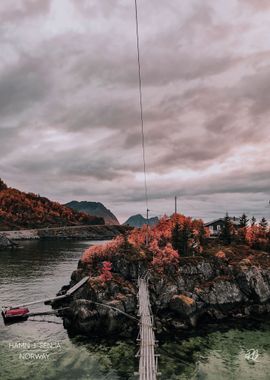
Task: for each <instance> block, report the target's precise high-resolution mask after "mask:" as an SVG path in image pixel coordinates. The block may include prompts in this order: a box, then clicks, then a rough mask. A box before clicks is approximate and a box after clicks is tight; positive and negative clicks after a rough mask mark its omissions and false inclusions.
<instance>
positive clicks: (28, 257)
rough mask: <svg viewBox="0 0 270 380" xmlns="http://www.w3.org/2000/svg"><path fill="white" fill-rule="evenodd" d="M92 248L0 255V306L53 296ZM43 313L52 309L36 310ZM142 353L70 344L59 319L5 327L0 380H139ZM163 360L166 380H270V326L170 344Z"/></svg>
mask: <svg viewBox="0 0 270 380" xmlns="http://www.w3.org/2000/svg"><path fill="white" fill-rule="evenodd" d="M92 243H93V242H78V241H76V242H71V241H48V242H46V241H42V242H41V241H32V242H23V243H22V246H23V248H22V249H20V250H17V251H0V305H1V306H3V305H10V304H11V305H12V304H13V305H14V304H17V303H20V302H21V301H32V300H35V299H39V298H43V297H44V298H45V297H50V296H53V295H55V294H56V292H57V291H58V290H59V289H60V288H61V286H62V285H64V284H67V283H68V282H69V279H70V275H71V272H72V271H73V270H74V269H76V266H77V262H78V259H79V258H80V256H81V254H82V252H83V250H84V249H85V248H86V247H88V246H89V245H90V244H92ZM44 309H46V310H48V309H49V307H46V306H41V305H38V306H35V307H31V311H33V310H44ZM249 349H256V350H258V357H257V361H256V362H254V361H248V360H247V359H246V358H245V354H246V353H247V350H249ZM136 350H137V347H136V346H135V344H134V342H133V341H125V342H123V341H118V342H114V343H110V342H102V343H100V342H99V343H96V342H93V341H89V340H86V339H85V338H83V337H76V338H70V337H69V336H68V335H67V332H66V331H65V330H64V328H63V326H62V321H61V319H59V318H57V317H54V316H50V317H48V316H47V317H46V318H44V319H43V318H42V317H35V318H31V319H28V321H26V322H23V323H17V324H13V325H10V326H4V324H3V322H2V320H1V322H0V379H1V380H15V379H16V380H26V379H32V380H41V379H48V380H53V379H57V380H62V379H63V380H65V379H71V380H77V379H78V380H83V379H91V380H101V379H102V380H105V379H107V380H124V379H126V380H127V379H129V380H131V379H135V378H136V377H135V376H134V375H133V373H134V371H136V369H137V362H136V360H135V359H134V355H135V353H136ZM159 354H160V355H161V357H160V368H159V369H160V371H161V373H162V374H161V376H160V377H159V378H160V379H161V380H180V379H181V380H182V379H207V380H219V379H220V380H233V379H237V380H246V379H250V380H255V379H258V380H269V379H270V324H269V322H268V321H265V322H264V323H260V324H257V325H256V327H254V326H253V327H252V328H249V329H246V328H241V329H240V328H233V329H232V328H231V329H228V330H227V331H224V332H211V333H208V334H204V335H201V336H197V337H189V338H183V337H182V338H175V339H170V340H169V339H168V340H167V341H164V342H161V344H160V347H159ZM31 355H32V356H31Z"/></svg>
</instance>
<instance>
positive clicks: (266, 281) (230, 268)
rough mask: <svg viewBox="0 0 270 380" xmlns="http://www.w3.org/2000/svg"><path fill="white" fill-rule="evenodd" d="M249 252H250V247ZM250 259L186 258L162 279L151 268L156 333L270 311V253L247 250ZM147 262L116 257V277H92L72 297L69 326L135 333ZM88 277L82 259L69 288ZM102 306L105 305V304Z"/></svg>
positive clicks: (91, 332)
mask: <svg viewBox="0 0 270 380" xmlns="http://www.w3.org/2000/svg"><path fill="white" fill-rule="evenodd" d="M247 249H248V248H247ZM247 254H248V255H249V258H250V259H243V258H242V257H238V258H237V259H235V256H233V258H231V259H230V258H227V257H226V255H225V256H224V257H223V258H220V257H216V256H213V255H204V256H197V257H186V258H185V257H182V258H181V259H180V264H179V267H178V268H176V269H173V268H167V271H165V273H163V274H162V275H160V274H158V273H156V272H153V271H151V269H150V270H149V292H150V299H151V305H152V310H153V314H154V316H155V323H156V326H157V332H158V333H164V332H165V333H171V332H174V331H177V330H183V329H189V328H195V327H196V326H200V323H202V322H203V323H204V324H205V323H207V322H208V321H212V320H225V319H230V320H234V319H235V320H236V319H240V318H253V317H257V316H258V315H263V314H267V313H270V255H269V254H266V253H263V252H252V255H253V256H251V252H247ZM147 265H148V264H147V262H146V261H144V260H141V259H140V260H139V259H138V260H137V261H136V260H134V259H133V260H128V259H125V258H120V259H119V258H117V259H115V260H114V261H113V262H112V273H113V278H112V279H111V280H110V281H108V282H106V283H103V284H102V283H100V282H98V281H97V278H96V277H93V278H90V280H89V283H87V284H86V285H85V286H84V287H83V288H82V289H80V290H79V291H78V292H77V293H76V294H75V295H74V298H73V301H72V303H71V305H70V306H71V309H70V311H69V313H68V314H66V315H65V317H64V324H65V326H66V327H67V328H68V329H70V330H72V331H74V332H79V333H83V334H86V335H89V336H94V335H97V336H101V335H107V334H111V335H122V336H128V335H130V334H132V333H133V332H135V331H137V323H136V321H135V320H134V319H133V320H132V319H130V318H128V317H126V316H125V315H124V314H121V313H120V312H118V311H117V310H115V309H110V308H109V307H108V306H113V307H114V308H116V309H119V310H120V311H122V312H124V313H128V314H130V315H131V316H132V317H133V318H136V315H137V299H136V294H137V286H136V280H137V278H138V275H140V274H142V273H144V272H145V270H146V269H147ZM85 275H89V266H88V264H86V263H84V262H82V261H80V262H79V265H78V269H77V270H76V271H75V272H73V274H72V279H71V284H70V285H73V284H75V283H76V282H77V281H79V280H80V279H81V278H82V277H84V276H85ZM101 304H105V306H104V305H101Z"/></svg>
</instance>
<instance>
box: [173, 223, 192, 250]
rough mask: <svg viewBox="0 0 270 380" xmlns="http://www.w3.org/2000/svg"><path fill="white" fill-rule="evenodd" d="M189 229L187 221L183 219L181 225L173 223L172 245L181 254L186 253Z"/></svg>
mask: <svg viewBox="0 0 270 380" xmlns="http://www.w3.org/2000/svg"><path fill="white" fill-rule="evenodd" d="M190 235H191V231H190V228H189V225H188V223H187V222H186V221H185V222H184V223H183V224H182V226H181V227H180V225H179V224H178V223H176V224H175V226H174V228H173V230H172V246H173V249H175V250H177V251H178V253H179V254H181V255H182V256H187V255H188V253H189V252H188V240H189V238H190Z"/></svg>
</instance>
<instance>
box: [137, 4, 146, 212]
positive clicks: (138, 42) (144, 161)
mask: <svg viewBox="0 0 270 380" xmlns="http://www.w3.org/2000/svg"><path fill="white" fill-rule="evenodd" d="M135 22H136V42H137V61H138V80H139V102H140V118H141V134H142V158H143V172H144V192H145V204H146V217H147V219H148V211H149V210H148V189H147V176H146V159H145V137H144V120H143V96H142V76H141V58H140V38H139V21H138V7H137V0H135Z"/></svg>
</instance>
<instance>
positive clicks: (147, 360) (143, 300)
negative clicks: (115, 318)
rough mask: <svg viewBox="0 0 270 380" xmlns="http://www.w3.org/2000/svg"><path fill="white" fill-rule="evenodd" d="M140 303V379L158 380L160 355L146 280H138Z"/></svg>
mask: <svg viewBox="0 0 270 380" xmlns="http://www.w3.org/2000/svg"><path fill="white" fill-rule="evenodd" d="M138 288H139V291H138V303H139V317H140V322H139V327H140V332H139V337H138V341H139V342H140V349H139V352H138V354H137V356H139V358H140V359H139V372H138V375H139V379H140V380H156V378H157V375H158V355H156V354H155V346H156V340H155V334H154V327H153V323H154V320H153V315H152V312H151V305H150V299H149V292H148V284H147V280H146V278H145V277H144V278H139V279H138Z"/></svg>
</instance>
